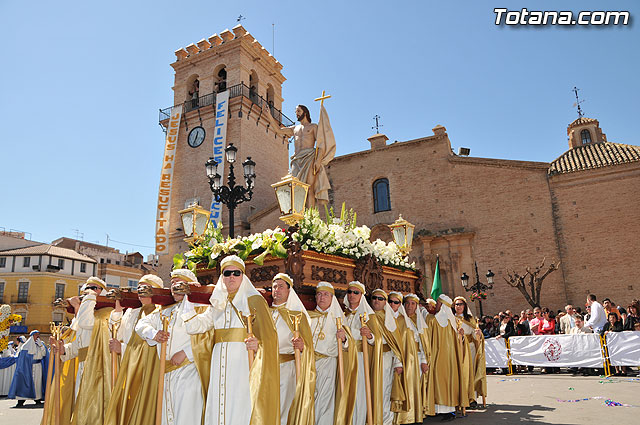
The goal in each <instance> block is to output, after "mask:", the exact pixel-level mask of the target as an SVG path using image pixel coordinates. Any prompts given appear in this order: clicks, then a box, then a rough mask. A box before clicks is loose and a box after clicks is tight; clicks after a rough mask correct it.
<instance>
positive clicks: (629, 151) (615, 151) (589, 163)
mask: <svg viewBox="0 0 640 425" xmlns="http://www.w3.org/2000/svg"><path fill="white" fill-rule="evenodd" d="M637 161H640V146H633V145H625V144H622V143H611V142H600V143H589V144H586V145H582V146H578V147H576V148H573V149H569V150H568V151H566V152H565V153H563V154H562V155H560V156H559V157H558V158H556V159H555V160H554V161H553V162H551V164H550V165H549V170H548V174H549V175H550V176H553V175H556V174H566V173H572V172H575V171H583V170H590V169H594V168H601V167H609V166H612V165H618V164H627V163H630V162H637Z"/></svg>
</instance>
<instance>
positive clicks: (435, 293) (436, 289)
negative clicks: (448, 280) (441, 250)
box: [431, 258, 442, 300]
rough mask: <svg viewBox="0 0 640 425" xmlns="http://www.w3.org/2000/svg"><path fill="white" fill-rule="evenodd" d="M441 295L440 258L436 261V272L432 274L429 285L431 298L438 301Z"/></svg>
mask: <svg viewBox="0 0 640 425" xmlns="http://www.w3.org/2000/svg"><path fill="white" fill-rule="evenodd" d="M441 294H442V283H441V282H440V258H437V259H436V271H435V273H433V285H431V298H433V299H434V300H438V297H439V296H440V295H441Z"/></svg>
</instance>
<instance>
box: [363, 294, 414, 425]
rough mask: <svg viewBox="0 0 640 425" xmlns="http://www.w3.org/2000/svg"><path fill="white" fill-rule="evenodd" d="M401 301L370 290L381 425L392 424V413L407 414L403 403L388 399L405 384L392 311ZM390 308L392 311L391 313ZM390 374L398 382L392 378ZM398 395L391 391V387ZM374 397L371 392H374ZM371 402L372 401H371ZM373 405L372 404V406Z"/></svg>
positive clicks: (401, 342)
mask: <svg viewBox="0 0 640 425" xmlns="http://www.w3.org/2000/svg"><path fill="white" fill-rule="evenodd" d="M401 302H402V301H400V299H398V293H394V296H393V297H389V296H388V295H387V293H386V292H385V291H383V290H382V289H374V290H373V292H372V293H371V304H372V307H373V310H374V311H375V312H376V320H377V321H378V327H379V328H380V331H381V333H382V399H381V400H382V424H383V425H391V424H393V417H394V414H393V412H400V411H406V410H407V404H406V399H405V398H402V399H392V394H394V395H400V394H403V395H404V393H405V389H406V380H405V376H404V375H403V374H402V372H403V368H402V359H403V357H404V338H405V336H404V333H403V332H402V329H404V328H402V329H401V328H399V327H398V322H397V321H396V317H397V314H396V311H397V310H398V307H399V306H400V304H401ZM390 304H393V305H394V306H395V307H396V308H395V311H394V309H393V308H392V307H391V305H390ZM394 373H395V374H396V375H398V378H395V377H394ZM394 386H396V387H399V388H396V389H399V390H400V391H392V389H393V387H394ZM374 394H375V392H374ZM374 398H375V397H374ZM374 405H375V403H374Z"/></svg>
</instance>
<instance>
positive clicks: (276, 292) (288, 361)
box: [271, 273, 316, 425]
mask: <svg viewBox="0 0 640 425" xmlns="http://www.w3.org/2000/svg"><path fill="white" fill-rule="evenodd" d="M292 286H293V280H292V279H291V277H290V276H289V275H287V274H286V273H278V274H277V275H275V276H274V277H273V280H272V284H271V290H272V292H271V294H272V296H273V304H272V309H271V317H272V318H273V322H274V323H275V326H276V332H277V333H278V352H279V358H280V423H281V425H286V424H290V425H295V424H301V425H302V424H304V425H313V423H314V422H315V414H314V410H315V409H314V403H313V394H314V392H315V386H316V364H315V356H314V351H313V339H312V337H311V329H310V327H309V322H310V320H311V318H310V317H309V314H308V313H307V309H306V308H305V307H304V304H302V301H300V298H299V297H298V295H297V294H296V292H295V290H294V289H293V288H292ZM296 322H297V325H296V324H295V323H296ZM296 327H297V329H296ZM296 333H297V335H296ZM294 350H296V351H298V353H299V357H300V365H297V364H296V360H295V354H294ZM298 367H300V371H299V373H300V375H299V376H298V374H297V373H298V372H297V368H298Z"/></svg>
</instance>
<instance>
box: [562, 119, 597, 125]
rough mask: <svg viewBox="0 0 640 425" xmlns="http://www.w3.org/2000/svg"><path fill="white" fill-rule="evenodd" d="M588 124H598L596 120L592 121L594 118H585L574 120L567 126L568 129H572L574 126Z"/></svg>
mask: <svg viewBox="0 0 640 425" xmlns="http://www.w3.org/2000/svg"><path fill="white" fill-rule="evenodd" d="M590 122H598V120H596V119H594V118H587V117H580V118H578V119H576V120H574V121H573V122H572V123H571V124H569V127H573V126H575V125H580V124H587V123H590Z"/></svg>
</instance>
